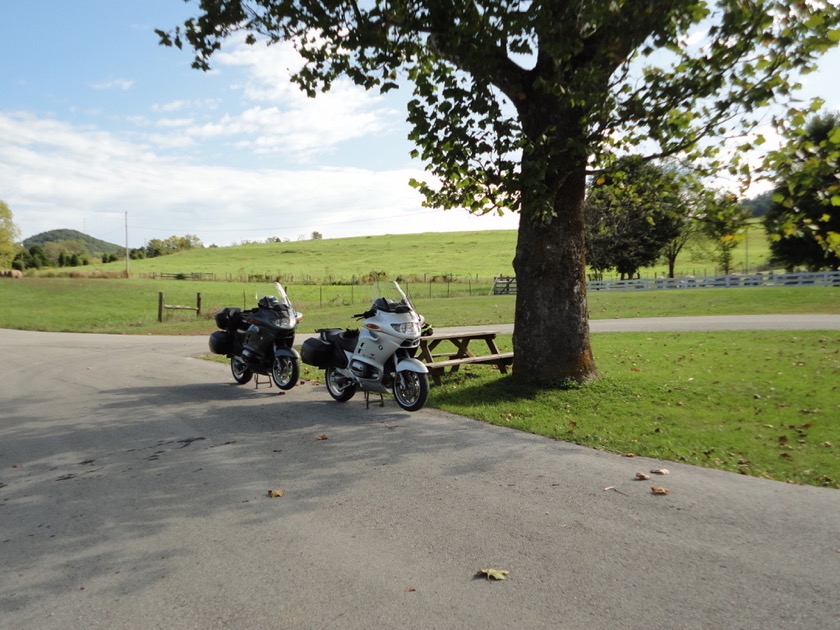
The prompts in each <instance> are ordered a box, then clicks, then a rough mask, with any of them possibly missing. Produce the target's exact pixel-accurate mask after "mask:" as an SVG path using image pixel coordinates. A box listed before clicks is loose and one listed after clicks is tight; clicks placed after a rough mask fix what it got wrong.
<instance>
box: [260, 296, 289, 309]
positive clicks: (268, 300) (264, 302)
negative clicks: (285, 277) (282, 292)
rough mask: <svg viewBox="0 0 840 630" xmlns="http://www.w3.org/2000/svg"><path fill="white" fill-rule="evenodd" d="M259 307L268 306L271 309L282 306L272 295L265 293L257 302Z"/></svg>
mask: <svg viewBox="0 0 840 630" xmlns="http://www.w3.org/2000/svg"><path fill="white" fill-rule="evenodd" d="M258 304H259V306H260V308H270V309H272V310H280V308H281V307H282V306H283V304H282V302H280V300H278V299H277V298H276V297H274V296H273V295H266V296H265V297H263V298H262V299H260V301H259V302H258Z"/></svg>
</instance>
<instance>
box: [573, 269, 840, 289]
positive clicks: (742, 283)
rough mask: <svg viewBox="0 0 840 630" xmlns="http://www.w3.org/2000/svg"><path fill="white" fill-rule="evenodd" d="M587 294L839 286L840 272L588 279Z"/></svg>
mask: <svg viewBox="0 0 840 630" xmlns="http://www.w3.org/2000/svg"><path fill="white" fill-rule="evenodd" d="M586 286H587V289H588V290H589V291H638V290H641V291H648V290H655V289H721V288H728V287H804V286H809V287H813V286H819V287H840V271H816V272H802V273H754V274H732V275H729V276H697V277H684V278H639V279H636V280H591V281H589V282H587V283H586Z"/></svg>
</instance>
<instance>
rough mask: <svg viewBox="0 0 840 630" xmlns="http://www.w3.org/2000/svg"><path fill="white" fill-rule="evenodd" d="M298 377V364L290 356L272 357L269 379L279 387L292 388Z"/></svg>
mask: <svg viewBox="0 0 840 630" xmlns="http://www.w3.org/2000/svg"><path fill="white" fill-rule="evenodd" d="M299 377H300V366H299V365H298V362H297V360H296V359H293V358H291V357H274V363H273V364H272V366H271V380H272V381H274V384H275V385H277V387H279V388H280V389H292V387H294V386H295V385H296V384H297V382H298V378H299Z"/></svg>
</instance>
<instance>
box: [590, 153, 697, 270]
mask: <svg viewBox="0 0 840 630" xmlns="http://www.w3.org/2000/svg"><path fill="white" fill-rule="evenodd" d="M680 192H681V183H680V181H679V178H678V177H677V174H676V172H674V171H668V170H666V169H665V168H663V167H662V166H660V165H658V164H655V163H653V162H645V161H644V160H642V159H641V158H638V157H630V158H622V159H620V160H618V161H617V162H616V164H615V167H614V168H613V169H611V170H610V171H609V172H608V173H605V174H604V175H602V176H600V177H598V178H593V179H592V181H591V183H590V186H589V192H588V194H587V196H586V206H585V212H586V260H587V262H588V263H589V266H590V267H592V269H594V270H596V271H599V272H602V271H607V270H609V269H615V270H616V271H617V272H618V273H620V274H621V277H622V278H624V277H628V278H632V277H633V276H634V275H636V273H637V272H638V270H639V268H641V267H646V266H649V265H652V264H654V263H655V262H656V261H657V260H658V259H659V257H660V255H661V253H662V250H663V248H664V247H665V245H666V244H667V243H669V242H671V241H672V240H673V239H675V238H676V237H677V236H678V235H679V234H680V231H681V228H682V225H683V215H682V211H683V206H682V204H681V201H682V200H681V197H680Z"/></svg>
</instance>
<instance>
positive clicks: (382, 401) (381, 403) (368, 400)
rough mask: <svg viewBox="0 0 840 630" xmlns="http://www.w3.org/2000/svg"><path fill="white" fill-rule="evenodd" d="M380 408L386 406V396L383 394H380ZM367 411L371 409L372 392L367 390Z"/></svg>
mask: <svg viewBox="0 0 840 630" xmlns="http://www.w3.org/2000/svg"><path fill="white" fill-rule="evenodd" d="M379 406H380V407H384V406H385V396H383V395H382V393H381V392H380V393H379ZM365 409H370V392H369V391H368V390H365Z"/></svg>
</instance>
